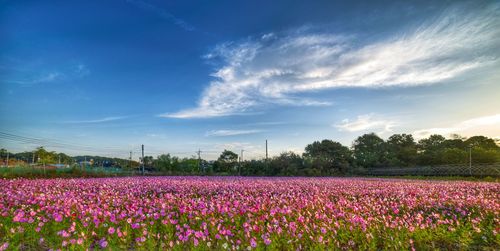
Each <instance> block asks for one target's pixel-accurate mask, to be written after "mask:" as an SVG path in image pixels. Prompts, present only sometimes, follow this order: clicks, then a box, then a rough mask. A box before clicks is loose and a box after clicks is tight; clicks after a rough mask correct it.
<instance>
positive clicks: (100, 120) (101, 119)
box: [63, 116, 127, 124]
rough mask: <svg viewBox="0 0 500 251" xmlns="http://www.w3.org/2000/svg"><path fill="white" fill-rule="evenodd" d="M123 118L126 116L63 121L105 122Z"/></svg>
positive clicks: (81, 122) (71, 122)
mask: <svg viewBox="0 0 500 251" xmlns="http://www.w3.org/2000/svg"><path fill="white" fill-rule="evenodd" d="M125 118H127V117H126V116H120V117H105V118H99V119H90V120H71V121H65V122H63V123H66V124H93V123H105V122H111V121H116V120H122V119H125Z"/></svg>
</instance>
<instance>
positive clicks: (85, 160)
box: [83, 156, 87, 169]
mask: <svg viewBox="0 0 500 251" xmlns="http://www.w3.org/2000/svg"><path fill="white" fill-rule="evenodd" d="M83 165H84V167H85V169H87V156H84V161H83Z"/></svg>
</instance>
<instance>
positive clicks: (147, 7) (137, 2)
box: [127, 0, 195, 31]
mask: <svg viewBox="0 0 500 251" xmlns="http://www.w3.org/2000/svg"><path fill="white" fill-rule="evenodd" d="M127 2H128V3H130V4H132V5H134V6H137V7H139V8H141V9H143V10H146V11H150V12H152V13H154V14H156V15H158V16H159V17H161V18H163V19H165V20H168V21H171V22H172V23H174V24H175V25H177V26H179V27H181V28H182V29H184V30H186V31H194V30H195V27H194V26H192V25H190V24H188V23H186V21H184V20H182V19H180V18H177V17H176V16H174V15H173V14H172V13H170V12H168V11H166V10H164V9H162V8H159V7H157V6H155V5H152V4H150V3H148V2H145V1H141V0H127Z"/></svg>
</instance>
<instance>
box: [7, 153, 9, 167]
mask: <svg viewBox="0 0 500 251" xmlns="http://www.w3.org/2000/svg"><path fill="white" fill-rule="evenodd" d="M7 167H9V151H7Z"/></svg>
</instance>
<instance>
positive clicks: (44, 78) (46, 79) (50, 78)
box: [7, 71, 63, 85]
mask: <svg viewBox="0 0 500 251" xmlns="http://www.w3.org/2000/svg"><path fill="white" fill-rule="evenodd" d="M62 77H63V74H62V73H60V72H57V71H53V72H47V73H44V74H40V75H38V76H36V77H33V78H31V79H25V80H7V82H10V83H14V84H20V85H35V84H42V83H50V82H54V81H57V80H59V79H61V78H62Z"/></svg>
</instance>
